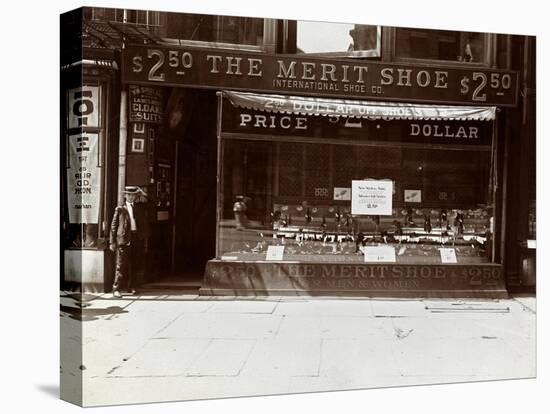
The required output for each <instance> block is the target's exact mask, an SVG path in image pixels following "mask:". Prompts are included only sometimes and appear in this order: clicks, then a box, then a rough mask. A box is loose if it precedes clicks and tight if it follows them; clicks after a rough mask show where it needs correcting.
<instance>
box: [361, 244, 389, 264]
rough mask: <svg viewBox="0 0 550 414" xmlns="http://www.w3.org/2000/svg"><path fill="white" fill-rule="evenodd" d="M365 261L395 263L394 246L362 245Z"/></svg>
mask: <svg viewBox="0 0 550 414" xmlns="http://www.w3.org/2000/svg"><path fill="white" fill-rule="evenodd" d="M362 250H363V253H364V254H365V262H379V263H380V262H382V263H395V248H393V247H392V246H367V247H363V249H362Z"/></svg>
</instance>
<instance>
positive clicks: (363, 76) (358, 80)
mask: <svg viewBox="0 0 550 414" xmlns="http://www.w3.org/2000/svg"><path fill="white" fill-rule="evenodd" d="M123 53H124V56H123V76H122V78H123V81H124V82H128V83H132V84H148V85H151V84H156V85H173V86H190V87H205V88H214V89H224V88H227V89H235V90H249V91H257V92H270V93H279V94H296V95H312V96H313V95H320V96H335V97H343V98H360V99H361V98H369V99H378V100H385V101H424V102H426V101H430V102H445V103H459V104H476V105H497V106H515V105H516V103H517V72H513V71H503V70H494V69H482V68H461V67H445V66H438V67H431V66H418V65H411V64H390V63H381V62H366V61H351V60H335V59H326V58H315V57H302V56H289V55H269V54H265V53H252V52H241V51H223V50H219V49H205V48H194V47H185V48H179V47H170V46H160V45H155V46H142V45H129V46H128V47H127V48H126V49H124V52H123Z"/></svg>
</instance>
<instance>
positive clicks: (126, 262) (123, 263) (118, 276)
mask: <svg viewBox="0 0 550 414" xmlns="http://www.w3.org/2000/svg"><path fill="white" fill-rule="evenodd" d="M140 195H145V193H144V192H143V190H141V189H140V188H139V187H136V186H127V187H125V189H124V197H125V199H126V200H125V202H124V204H123V205H122V206H120V207H117V208H116V210H115V214H114V215H113V220H112V222H111V232H110V237H109V248H110V249H111V251H113V252H116V271H115V280H114V282H113V297H115V298H120V297H121V296H122V295H121V294H120V292H121V290H122V287H123V285H125V286H124V287H125V288H126V289H127V291H128V292H129V293H130V294H132V295H133V294H135V293H136V290H135V289H134V287H135V285H134V283H135V280H133V278H132V276H133V275H132V273H133V272H132V270H133V269H132V267H133V266H135V264H136V263H135V259H136V258H135V250H136V248H135V245H136V244H137V241H138V231H141V229H139V228H138V223H137V220H136V209H135V206H134V202H135V201H136V199H137V197H138V196H140Z"/></svg>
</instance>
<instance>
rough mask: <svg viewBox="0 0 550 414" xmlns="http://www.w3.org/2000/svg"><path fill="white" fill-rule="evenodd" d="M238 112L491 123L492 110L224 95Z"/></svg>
mask: <svg viewBox="0 0 550 414" xmlns="http://www.w3.org/2000/svg"><path fill="white" fill-rule="evenodd" d="M224 96H225V97H226V98H227V99H228V100H229V101H230V102H231V103H232V104H233V106H236V107H240V108H247V109H252V110H257V111H265V112H282V113H288V114H292V113H294V114H302V115H322V116H331V117H340V116H343V117H348V118H367V119H425V120H474V121H492V120H494V119H495V113H496V107H494V106H452V105H419V104H410V103H398V102H374V101H357V100H343V99H327V98H313V97H304V96H286V95H271V94H256V93H248V92H234V91H224Z"/></svg>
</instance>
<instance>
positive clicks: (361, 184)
mask: <svg viewBox="0 0 550 414" xmlns="http://www.w3.org/2000/svg"><path fill="white" fill-rule="evenodd" d="M392 193H393V183H392V181H389V180H388V181H386V180H352V182H351V214H359V215H361V214H363V215H381V216H391V214H392Z"/></svg>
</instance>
